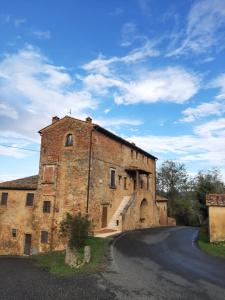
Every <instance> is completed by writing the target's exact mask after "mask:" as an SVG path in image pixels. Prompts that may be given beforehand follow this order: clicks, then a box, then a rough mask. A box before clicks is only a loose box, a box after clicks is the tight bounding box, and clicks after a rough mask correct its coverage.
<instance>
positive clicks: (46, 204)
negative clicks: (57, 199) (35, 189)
mask: <svg viewBox="0 0 225 300" xmlns="http://www.w3.org/2000/svg"><path fill="white" fill-rule="evenodd" d="M50 210H51V202H50V201H44V202H43V212H44V213H50Z"/></svg>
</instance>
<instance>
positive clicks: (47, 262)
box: [32, 237, 109, 276]
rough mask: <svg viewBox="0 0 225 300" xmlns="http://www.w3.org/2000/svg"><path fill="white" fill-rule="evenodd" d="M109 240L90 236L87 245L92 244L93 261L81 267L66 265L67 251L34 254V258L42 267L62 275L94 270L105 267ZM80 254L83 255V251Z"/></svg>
mask: <svg viewBox="0 0 225 300" xmlns="http://www.w3.org/2000/svg"><path fill="white" fill-rule="evenodd" d="M108 242H109V240H108V239H101V238H97V237H89V238H88V240H87V242H86V245H89V246H91V262H90V263H89V264H88V265H85V266H83V267H81V268H80V269H75V268H71V267H69V266H67V265H65V263H64V261H65V251H55V252H47V253H43V254H36V255H33V256H32V259H34V260H35V261H36V262H37V264H38V265H39V266H40V267H42V268H44V269H46V270H48V271H49V272H51V273H54V274H58V275H62V276H69V275H73V274H74V273H78V272H94V271H98V270H100V269H101V268H102V267H103V264H104V258H105V257H106V251H107V245H108ZM79 254H80V256H81V257H82V256H83V252H82V251H81V252H80V253H79Z"/></svg>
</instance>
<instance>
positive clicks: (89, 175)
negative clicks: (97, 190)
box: [86, 129, 94, 214]
mask: <svg viewBox="0 0 225 300" xmlns="http://www.w3.org/2000/svg"><path fill="white" fill-rule="evenodd" d="M93 131H94V129H91V133H90V142H89V154H88V180H87V202H86V213H87V214H88V209H89V198H90V180H91V158H92V134H93Z"/></svg>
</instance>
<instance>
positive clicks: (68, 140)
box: [65, 133, 73, 147]
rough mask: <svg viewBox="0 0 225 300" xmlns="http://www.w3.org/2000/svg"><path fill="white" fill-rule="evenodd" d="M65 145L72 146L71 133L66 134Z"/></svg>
mask: <svg viewBox="0 0 225 300" xmlns="http://www.w3.org/2000/svg"><path fill="white" fill-rule="evenodd" d="M65 146H66V147H68V146H73V135H72V134H71V133H70V134H67V136H66V142H65Z"/></svg>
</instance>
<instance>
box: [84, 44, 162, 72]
mask: <svg viewBox="0 0 225 300" xmlns="http://www.w3.org/2000/svg"><path fill="white" fill-rule="evenodd" d="M154 44H155V43H153V42H150V41H146V42H145V43H144V45H143V46H141V47H139V48H135V49H134V50H132V51H130V52H129V53H128V54H127V55H125V56H121V57H119V56H113V57H111V58H105V57H104V56H103V55H101V54H99V56H98V57H97V58H96V59H94V60H92V61H90V62H89V63H87V64H85V65H83V69H84V70H85V71H87V72H94V73H98V74H104V75H108V74H110V73H111V70H110V69H111V68H112V67H113V66H114V65H115V64H118V63H122V64H127V65H129V64H134V63H137V62H140V61H142V60H145V59H147V58H149V57H154V56H158V55H159V51H158V50H156V49H155V48H154V46H155V45H154Z"/></svg>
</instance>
